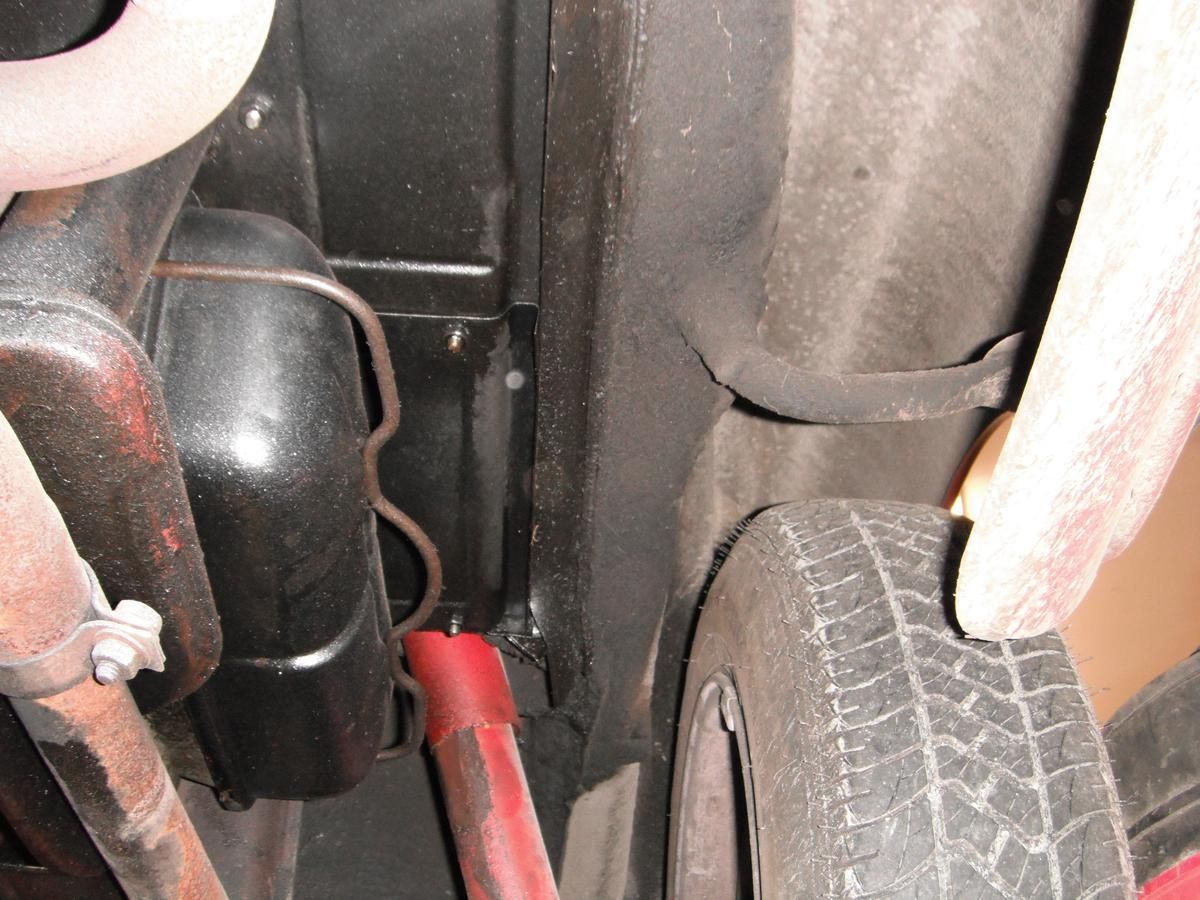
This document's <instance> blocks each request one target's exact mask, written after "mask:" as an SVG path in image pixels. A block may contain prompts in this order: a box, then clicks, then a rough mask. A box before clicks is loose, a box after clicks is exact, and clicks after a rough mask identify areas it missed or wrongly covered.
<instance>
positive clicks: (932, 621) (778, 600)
mask: <svg viewBox="0 0 1200 900" xmlns="http://www.w3.org/2000/svg"><path fill="white" fill-rule="evenodd" d="M966 528H967V525H966V523H965V522H963V521H959V520H955V519H953V518H952V517H951V516H949V515H948V514H947V513H945V512H943V511H941V510H937V509H932V508H926V507H918V506H911V505H905V504H896V503H875V502H867V501H828V500H821V501H811V502H803V503H793V504H788V505H784V506H778V507H774V508H772V509H769V510H767V511H766V512H764V513H762V514H760V515H759V516H757V517H756V518H755V519H754V520H753V521H752V522H751V523H750V524H749V525H748V526H747V527H746V528H745V529H744V533H742V534H741V535H740V537H739V538H738V539H737V540H736V541H735V543H734V545H733V547H732V549H731V551H730V552H729V554H728V556H727V558H726V559H725V561H724V563H723V564H722V566H721V567H720V570H719V571H718V573H717V575H716V577H715V579H714V581H713V583H712V585H711V587H710V590H709V592H708V595H707V596H708V599H707V601H706V604H705V606H704V608H703V610H702V611H701V614H700V617H699V620H698V623H697V630H696V634H695V637H694V640H693V648H692V652H691V658H690V660H689V664H688V673H687V680H686V686H685V692H684V699H683V704H682V710H681V716H680V720H679V721H680V722H681V728H680V732H679V741H678V744H677V754H676V766H675V781H674V786H673V787H674V790H673V797H672V822H671V847H670V855H669V860H668V869H669V872H668V881H669V884H668V894H669V896H671V897H675V898H686V900H705V898H730V897H771V898H774V897H788V898H791V897H917V896H921V897H924V896H938V897H954V898H957V897H972V898H975V897H1019V898H1022V900H1026V898H1035V897H1052V898H1081V897H1114V898H1115V897H1126V896H1130V895H1131V893H1132V889H1133V881H1132V869H1131V866H1130V861H1129V855H1128V848H1127V846H1126V841H1125V837H1124V830H1123V828H1122V826H1121V817H1120V813H1119V811H1118V801H1117V797H1116V791H1115V788H1114V783H1113V777H1112V772H1111V770H1110V768H1109V763H1108V758H1107V756H1106V753H1105V748H1104V743H1103V741H1102V739H1101V737H1100V733H1099V731H1098V729H1097V726H1096V721H1095V717H1094V715H1093V712H1092V707H1091V703H1090V702H1089V700H1088V697H1087V695H1086V693H1085V692H1084V690H1083V689H1082V688H1081V687H1080V683H1079V679H1078V675H1077V673H1076V671H1075V668H1074V665H1073V664H1072V662H1071V659H1070V657H1069V656H1068V654H1067V651H1066V649H1065V647H1064V645H1063V643H1062V640H1061V639H1060V638H1059V636H1058V635H1057V634H1049V635H1044V636H1042V637H1038V638H1032V639H1027V640H1019V641H1006V642H1000V643H987V642H982V641H975V640H968V639H965V638H963V637H962V636H961V634H960V633H959V632H958V631H957V630H956V629H955V627H954V626H953V624H952V622H951V620H950V617H949V615H948V613H947V606H948V596H949V593H948V589H947V585H948V584H952V583H953V568H954V563H955V560H956V559H957V554H958V552H959V549H960V548H961V543H962V540H963V539H964V538H965V533H966Z"/></svg>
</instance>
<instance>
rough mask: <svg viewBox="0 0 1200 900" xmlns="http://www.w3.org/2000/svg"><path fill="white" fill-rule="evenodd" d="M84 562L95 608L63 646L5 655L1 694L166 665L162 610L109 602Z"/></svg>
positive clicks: (29, 695)
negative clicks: (20, 656)
mask: <svg viewBox="0 0 1200 900" xmlns="http://www.w3.org/2000/svg"><path fill="white" fill-rule="evenodd" d="M80 562H81V564H82V565H83V567H84V570H85V571H86V572H87V576H88V582H89V584H90V585H91V601H92V602H91V608H90V609H89V610H88V612H87V613H86V615H85V617H84V619H83V620H82V621H80V623H79V624H78V625H77V626H76V627H75V629H74V630H73V631H72V632H71V633H70V634H69V635H67V637H66V638H64V639H63V640H62V642H61V643H59V644H58V645H57V646H55V647H51V648H50V649H49V650H45V651H43V652H42V653H39V654H37V655H36V656H30V657H26V658H25V659H20V660H15V661H14V660H0V694H7V695H8V696H9V697H19V698H24V699H34V698H37V697H50V696H53V695H54V694H59V693H62V692H63V691H65V690H67V689H68V688H71V687H74V686H75V685H77V684H79V683H80V682H81V681H83V680H84V679H85V678H88V677H94V678H95V679H96V681H98V682H100V684H113V683H115V682H117V681H128V680H129V679H130V678H132V677H133V676H134V675H136V674H137V673H138V672H140V671H141V670H142V669H150V670H152V671H155V672H161V671H162V670H163V666H164V664H165V662H166V658H165V657H164V656H163V650H162V644H161V643H159V640H158V637H159V634H160V632H161V631H162V616H160V615H159V614H158V613H157V612H155V611H154V610H153V609H152V608H151V607H149V606H147V605H146V604H145V603H142V602H140V601H138V600H122V601H121V602H120V603H118V604H117V605H116V607H115V608H114V607H111V606H109V603H108V600H107V599H106V598H105V596H104V591H103V590H102V589H101V588H100V583H99V582H98V581H97V580H96V573H95V572H93V571H92V567H91V566H89V565H88V564H87V563H85V562H83V561H82V560H80Z"/></svg>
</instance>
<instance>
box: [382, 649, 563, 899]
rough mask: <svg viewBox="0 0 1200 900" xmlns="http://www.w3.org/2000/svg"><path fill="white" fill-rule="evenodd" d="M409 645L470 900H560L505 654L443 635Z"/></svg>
mask: <svg viewBox="0 0 1200 900" xmlns="http://www.w3.org/2000/svg"><path fill="white" fill-rule="evenodd" d="M404 646H405V649H406V651H407V652H408V659H409V664H410V665H411V666H412V668H413V674H415V675H416V676H417V677H418V678H420V679H421V681H422V683H423V684H424V685H425V687H426V689H427V690H428V691H429V716H428V718H427V720H426V726H425V730H426V735H427V737H428V740H429V747H430V749H431V750H432V751H433V758H434V761H435V762H436V763H437V768H438V777H439V779H440V781H441V783H442V795H443V797H444V799H445V803H446V815H447V817H448V818H449V820H450V830H451V831H452V832H453V834H454V846H455V849H456V850H457V851H458V864H459V868H460V869H461V870H462V875H463V882H464V883H465V884H466V888H467V896H468V897H470V898H471V900H518V898H519V900H556V898H557V897H558V890H557V888H556V887H555V884H554V873H553V871H552V870H551V868H550V860H549V857H548V856H547V854H546V844H545V841H544V840H543V838H542V832H541V828H540V827H539V826H538V820H537V813H536V812H535V811H534V808H533V800H532V799H531V798H530V795H529V785H528V783H527V782H526V780H525V769H524V767H523V766H522V764H521V757H520V754H519V753H518V752H517V740H516V734H515V728H516V726H517V725H518V724H519V722H520V719H519V718H518V716H517V708H516V704H515V703H514V702H513V696H512V690H511V689H510V688H509V684H508V677H507V675H505V673H504V665H503V663H502V662H501V660H500V652H499V651H498V650H497V649H496V648H495V647H493V646H492V645H491V644H489V643H487V641H485V640H484V639H483V638H481V637H480V636H479V635H476V634H460V635H456V636H455V637H448V636H447V635H445V634H442V633H441V632H438V631H418V632H414V633H413V634H410V635H408V637H406V638H405V639H404Z"/></svg>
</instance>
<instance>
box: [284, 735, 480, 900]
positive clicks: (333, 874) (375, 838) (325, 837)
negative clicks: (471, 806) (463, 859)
mask: <svg viewBox="0 0 1200 900" xmlns="http://www.w3.org/2000/svg"><path fill="white" fill-rule="evenodd" d="M435 779H436V774H435V772H434V770H433V766H432V764H431V762H430V761H429V759H428V758H427V757H426V756H424V755H420V756H410V757H407V758H405V759H397V760H393V761H391V762H385V763H382V764H380V765H378V766H376V767H375V768H374V769H373V770H372V771H371V774H370V775H368V776H367V778H366V780H365V781H364V782H363V783H362V784H360V785H359V786H358V787H356V788H355V789H354V790H352V791H350V792H349V793H347V794H344V795H342V796H340V797H334V798H331V799H329V800H314V801H310V802H308V803H306V804H304V816H303V820H302V824H301V828H300V851H299V858H298V861H297V872H296V886H295V894H294V896H295V897H296V900H326V898H328V897H339V898H346V900H368V898H384V897H387V898H399V900H434V898H439V897H451V898H457V897H465V896H466V895H465V893H464V892H463V889H462V885H461V882H460V879H459V876H458V868H457V864H456V862H455V859H454V847H453V844H452V842H451V838H450V834H449V827H448V825H447V824H446V820H445V816H444V815H443V814H442V811H441V809H440V807H439V801H438V796H437V793H436V791H437V784H436V780H435Z"/></svg>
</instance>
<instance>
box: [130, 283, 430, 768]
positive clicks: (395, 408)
mask: <svg viewBox="0 0 1200 900" xmlns="http://www.w3.org/2000/svg"><path fill="white" fill-rule="evenodd" d="M151 274H153V275H154V276H155V277H156V278H183V279H189V280H192V281H215V282H226V283H232V284H271V285H277V286H279V287H291V288H296V289H298V290H302V291H308V292H309V293H312V294H316V295H317V296H319V297H324V298H325V299H326V300H329V301H331V302H333V303H336V304H337V305H338V306H340V307H341V308H342V309H344V310H345V311H346V312H347V313H348V314H349V315H350V316H351V318H353V319H354V321H355V322H357V323H358V325H359V327H360V328H362V331H363V336H364V337H365V338H366V341H367V350H368V351H369V354H370V358H371V368H372V369H373V370H374V372H375V382H376V387H377V389H378V391H379V405H380V409H381V410H382V413H383V415H382V418H381V419H380V421H379V424H378V425H377V426H376V427H375V430H374V431H372V432H371V434H370V435H369V436H368V437H367V440H366V442H365V443H364V444H363V450H362V458H363V481H364V485H365V488H366V493H367V502H368V503H369V504H370V506H371V508H372V509H373V510H375V513H376V514H377V515H378V516H380V518H382V519H384V520H385V521H387V522H390V523H391V524H392V525H394V526H395V527H396V529H397V530H398V531H399V532H400V533H401V534H403V535H404V536H405V538H407V539H408V541H409V542H410V543H411V544H412V545H413V547H414V548H415V549H416V551H417V554H418V555H419V556H420V557H421V563H422V564H423V565H424V567H425V592H424V594H422V596H421V600H420V602H419V603H418V604H417V607H416V609H414V610H413V611H412V613H410V614H409V615H408V616H407V617H405V618H404V619H402V620H401V621H400V622H397V623H396V624H395V625H393V626H392V627H391V628H390V629H389V630H388V633H387V638H386V642H387V647H388V661H389V664H390V666H391V673H392V681H393V682H395V684H396V686H397V687H399V688H401V689H403V690H405V691H406V692H407V693H408V694H409V695H410V696H411V697H412V702H413V729H412V735H411V737H410V738H409V739H408V740H405V741H404V742H402V743H400V744H397V745H396V746H395V747H390V748H388V749H386V750H383V751H381V753H380V755H379V756H380V759H394V758H396V757H398V756H404V755H406V754H408V753H411V752H412V751H413V750H415V749H416V748H417V747H419V746H420V744H421V735H422V733H423V731H424V718H425V691H424V690H423V689H422V687H421V685H420V684H419V683H418V682H417V681H416V680H415V679H413V677H412V676H411V675H409V674H408V672H406V671H405V670H404V666H403V664H402V663H401V661H400V647H401V640H402V639H403V638H404V636H405V635H406V634H408V633H409V632H412V631H415V630H416V629H417V628H420V627H421V625H423V624H424V623H425V621H426V620H427V619H428V618H429V616H430V615H431V614H432V613H433V610H434V608H435V607H436V606H437V602H438V598H439V597H440V596H441V593H442V561H441V557H439V556H438V552H437V547H435V546H434V544H433V541H431V540H430V539H429V535H427V534H426V533H425V531H424V529H422V528H421V526H420V525H418V524H417V523H416V522H414V521H413V520H412V519H411V518H409V517H408V516H407V515H405V513H403V512H402V511H401V510H400V509H399V508H397V507H396V505H395V504H394V503H392V501H390V500H389V499H388V498H387V497H385V496H384V494H383V488H382V487H381V486H380V484H379V451H380V450H381V449H382V448H383V446H384V444H386V443H387V442H388V441H389V440H391V439H392V436H393V435H394V434H395V433H396V429H398V428H399V427H400V395H399V392H398V391H397V389H396V373H395V370H394V369H393V368H392V356H391V353H390V352H389V351H388V346H387V337H386V336H385V335H384V333H383V325H382V323H381V322H380V321H379V316H378V315H376V313H375V310H373V309H371V307H370V304H368V303H367V302H366V301H365V300H364V299H363V298H362V297H360V296H359V295H358V294H357V293H355V292H354V291H352V290H351V289H350V288H348V287H346V286H345V285H344V284H340V283H339V282H337V281H334V280H333V279H332V278H325V277H324V276H322V275H316V274H313V273H312V272H306V271H304V270H303V269H287V268H278V267H271V266H242V265H229V264H226V263H210V262H192V261H189V262H183V261H176V260H161V261H159V262H158V263H156V264H155V266H154V268H153V270H152V272H151Z"/></svg>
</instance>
